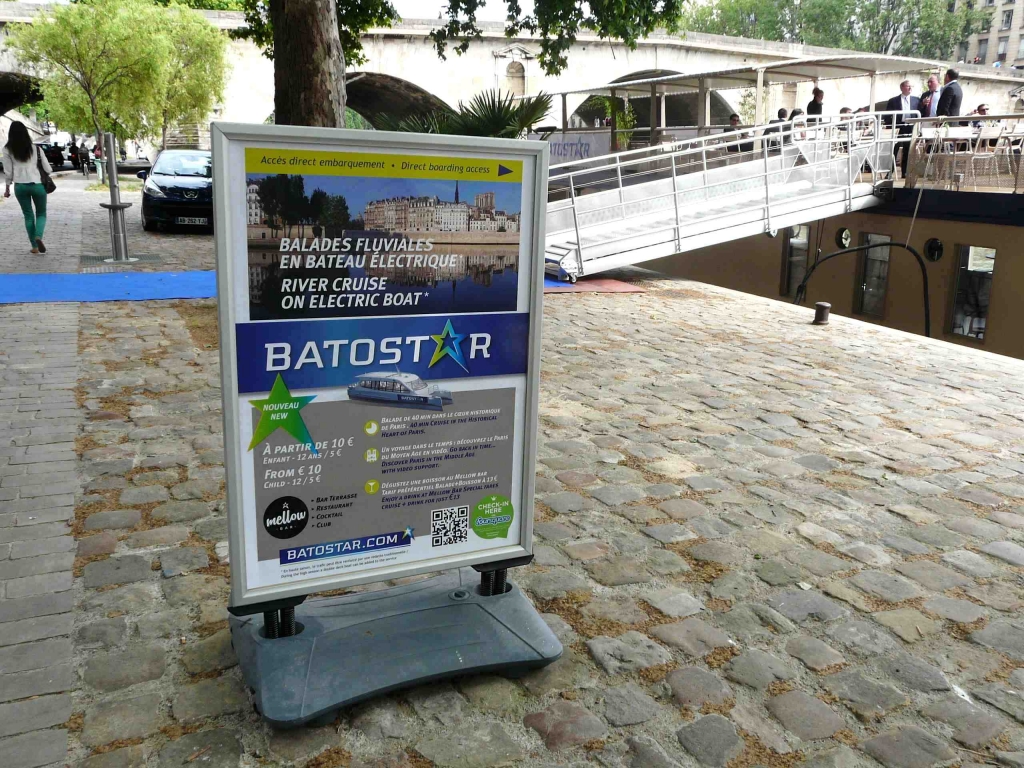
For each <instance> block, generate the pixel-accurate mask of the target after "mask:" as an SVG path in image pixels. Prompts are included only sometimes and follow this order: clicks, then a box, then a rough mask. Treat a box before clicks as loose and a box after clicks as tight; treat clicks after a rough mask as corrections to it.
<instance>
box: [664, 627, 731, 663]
mask: <svg viewBox="0 0 1024 768" xmlns="http://www.w3.org/2000/svg"><path fill="white" fill-rule="evenodd" d="M650 633H651V634H652V635H654V637H656V638H657V639H658V640H661V641H662V642H663V643H665V645H667V646H669V647H671V648H678V649H679V650H681V651H682V652H683V653H685V654H687V655H689V656H705V655H706V654H708V653H711V652H712V651H713V650H715V649H716V648H726V647H729V646H732V645H735V643H733V641H732V640H731V639H730V638H729V636H728V635H727V634H725V633H724V632H722V631H721V630H719V629H716V628H715V627H713V626H711V625H710V624H707V623H705V622H703V621H701V620H700V619H693V618H691V619H686V620H685V621H680V622H676V623H675V624H659V625H657V626H654V627H651V629H650Z"/></svg>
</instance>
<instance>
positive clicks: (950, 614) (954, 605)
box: [923, 595, 988, 624]
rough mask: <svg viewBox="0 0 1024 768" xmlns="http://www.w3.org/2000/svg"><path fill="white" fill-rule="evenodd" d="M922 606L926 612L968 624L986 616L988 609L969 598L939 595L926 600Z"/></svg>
mask: <svg viewBox="0 0 1024 768" xmlns="http://www.w3.org/2000/svg"><path fill="white" fill-rule="evenodd" d="M923 607H924V609H925V610H926V611H928V613H934V614H935V615H936V616H940V617H942V618H943V619H949V620H950V621H955V622H957V623H958V624H970V623H972V622H975V621H977V620H978V619H982V618H984V617H985V616H988V611H986V610H985V609H984V608H981V607H979V606H977V605H975V604H974V603H972V602H971V601H970V600H958V599H956V598H953V597H943V596H941V595H939V596H937V597H933V598H931V599H930V600H928V601H926V602H925V604H924V606H923Z"/></svg>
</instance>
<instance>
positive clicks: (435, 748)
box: [416, 718, 596, 768]
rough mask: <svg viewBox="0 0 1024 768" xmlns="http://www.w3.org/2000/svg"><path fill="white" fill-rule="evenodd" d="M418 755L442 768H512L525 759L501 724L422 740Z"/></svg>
mask: <svg viewBox="0 0 1024 768" xmlns="http://www.w3.org/2000/svg"><path fill="white" fill-rule="evenodd" d="M595 719H596V718H595ZM555 738H556V739H557V738H558V737H555ZM549 748H550V747H549ZM416 751H417V752H419V753H420V754H421V755H423V756H424V757H425V758H427V759H428V760H430V761H431V762H432V763H433V764H434V765H436V766H438V768H489V767H490V766H498V765H509V764H511V763H513V762H517V761H518V760H520V759H521V758H522V757H523V751H522V749H520V747H519V746H518V745H517V744H516V743H515V742H514V741H513V740H512V738H511V737H510V736H509V735H508V733H507V732H506V731H505V729H504V728H503V727H502V726H501V725H500V724H498V723H481V724H479V725H473V726H470V727H468V728H466V727H464V728H461V729H460V730H459V731H457V732H456V733H454V734H452V735H446V736H435V737H432V738H426V739H421V740H420V741H418V742H416Z"/></svg>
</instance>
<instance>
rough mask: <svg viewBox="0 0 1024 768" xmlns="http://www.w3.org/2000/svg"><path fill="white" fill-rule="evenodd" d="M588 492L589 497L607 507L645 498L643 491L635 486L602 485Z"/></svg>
mask: <svg viewBox="0 0 1024 768" xmlns="http://www.w3.org/2000/svg"><path fill="white" fill-rule="evenodd" d="M589 492H590V495H591V496H593V497H594V498H595V499H597V500H598V501H600V502H603V503H605V504H607V505H608V506H609V507H618V506H620V505H622V504H629V503H630V502H633V501H641V500H642V499H645V498H647V494H646V493H645V492H644V491H643V489H641V488H638V487H637V486H635V485H602V486H601V487H599V488H591V489H590V491H589Z"/></svg>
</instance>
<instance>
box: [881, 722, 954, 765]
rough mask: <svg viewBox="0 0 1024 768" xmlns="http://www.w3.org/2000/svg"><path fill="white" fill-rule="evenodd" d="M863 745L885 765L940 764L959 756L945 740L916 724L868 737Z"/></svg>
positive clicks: (947, 762) (949, 763) (950, 763)
mask: <svg viewBox="0 0 1024 768" xmlns="http://www.w3.org/2000/svg"><path fill="white" fill-rule="evenodd" d="M861 748H862V749H863V750H864V751H865V752H867V753H868V754H869V755H871V756H872V757H873V758H875V760H877V761H878V762H880V763H881V764H882V765H884V766H886V768H940V767H941V766H947V765H952V764H953V763H954V762H955V761H957V760H958V759H959V758H958V757H957V754H956V752H954V751H953V750H952V749H950V748H949V745H948V744H947V743H946V742H945V741H943V740H942V739H940V738H938V737H937V736H933V735H932V734H930V733H928V732H927V731H923V730H921V729H920V728H918V727H917V726H914V725H906V726H903V727H902V728H897V729H895V730H892V731H887V732H886V733H883V734H880V735H878V736H875V737H874V738H872V739H868V740H867V741H865V742H864V743H863V744H862V745H861Z"/></svg>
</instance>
